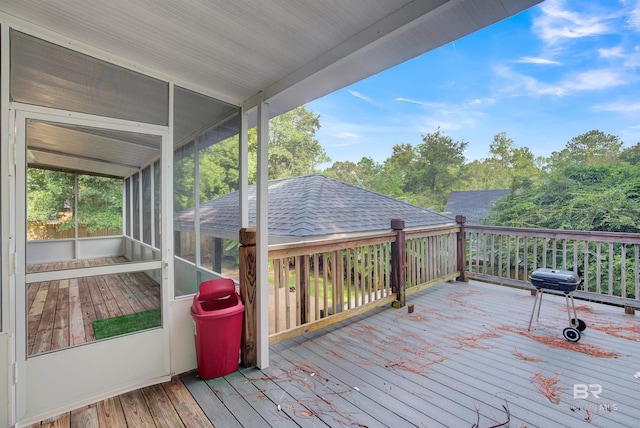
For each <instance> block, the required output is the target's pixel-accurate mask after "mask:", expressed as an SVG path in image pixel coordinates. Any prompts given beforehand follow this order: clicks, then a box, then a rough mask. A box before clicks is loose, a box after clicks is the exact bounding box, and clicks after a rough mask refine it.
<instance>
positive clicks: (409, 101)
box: [396, 98, 429, 106]
mask: <svg viewBox="0 0 640 428" xmlns="http://www.w3.org/2000/svg"><path fill="white" fill-rule="evenodd" d="M396 101H400V102H403V103H410V104H417V105H419V106H426V105H427V104H429V103H426V102H424V101H418V100H412V99H411V98H396Z"/></svg>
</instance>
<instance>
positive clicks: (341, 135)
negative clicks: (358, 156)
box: [335, 131, 360, 138]
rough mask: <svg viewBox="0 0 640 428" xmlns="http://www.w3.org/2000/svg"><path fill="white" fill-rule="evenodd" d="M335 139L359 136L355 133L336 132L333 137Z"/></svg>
mask: <svg viewBox="0 0 640 428" xmlns="http://www.w3.org/2000/svg"><path fill="white" fill-rule="evenodd" d="M335 137H336V138H360V135H358V134H357V133H355V132H348V131H342V132H338V133H337V134H336V135H335Z"/></svg>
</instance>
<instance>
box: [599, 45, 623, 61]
mask: <svg viewBox="0 0 640 428" xmlns="http://www.w3.org/2000/svg"><path fill="white" fill-rule="evenodd" d="M598 55H600V56H601V57H602V58H624V57H625V54H624V52H623V51H622V46H615V47H613V48H609V49H605V48H601V49H598Z"/></svg>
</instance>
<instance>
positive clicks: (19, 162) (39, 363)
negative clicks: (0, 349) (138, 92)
mask: <svg viewBox="0 0 640 428" xmlns="http://www.w3.org/2000/svg"><path fill="white" fill-rule="evenodd" d="M12 107H13V108H12V109H11V113H12V114H11V115H10V118H11V119H12V120H13V121H14V122H15V123H14V124H15V130H16V133H15V139H14V141H12V142H11V143H12V144H13V145H14V148H15V164H16V176H15V186H12V189H10V192H13V194H14V195H15V201H16V203H15V205H14V207H13V208H12V209H13V212H14V219H15V221H14V222H13V223H14V224H12V225H11V226H12V229H13V232H14V233H13V235H14V236H15V237H16V239H15V241H16V250H15V253H14V257H15V259H16V262H15V263H14V266H15V273H16V276H15V278H16V281H15V285H14V288H15V290H14V293H13V296H14V297H15V306H14V307H15V321H16V322H15V329H16V330H15V333H16V334H15V336H14V338H15V339H14V340H15V361H16V366H15V367H16V369H15V379H14V383H15V384H16V390H15V392H16V397H15V408H16V412H15V415H16V419H17V422H18V423H19V424H20V425H22V424H29V423H31V422H35V421H38V420H40V419H41V418H42V417H45V416H49V415H52V414H57V413H61V412H65V411H68V410H71V408H77V407H78V406H82V405H84V404H90V403H93V402H96V401H99V400H101V399H103V398H106V397H109V396H113V395H115V394H119V393H122V392H125V391H129V390H132V389H136V388H140V387H143V386H147V385H151V384H155V383H158V382H163V381H166V380H168V379H169V378H170V377H169V375H170V352H169V349H170V314H169V301H170V296H173V281H172V278H173V256H172V254H171V251H170V248H172V245H173V243H172V241H173V236H172V234H171V233H163V235H162V245H161V248H162V250H161V260H159V261H146V262H140V263H131V264H127V265H123V270H125V271H126V270H131V269H132V268H133V269H135V270H136V271H144V270H151V269H160V270H161V271H162V275H161V276H162V284H161V299H162V302H161V307H162V320H163V321H162V327H161V328H158V329H152V330H148V331H144V332H139V333H135V334H131V335H126V336H121V337H117V338H113V339H108V340H103V341H98V342H91V343H88V344H85V345H81V346H76V347H73V348H66V349H62V350H59V351H54V352H50V353H45V354H40V355H36V356H31V357H28V358H27V351H26V344H27V329H26V328H27V313H26V284H27V283H30V282H37V281H38V280H39V279H40V278H41V277H39V275H42V273H38V274H28V273H27V272H26V262H25V258H26V233H25V231H26V197H25V193H26V160H27V151H26V147H27V141H26V138H27V136H26V123H27V121H28V120H29V119H34V120H41V121H47V122H53V123H62V124H71V125H79V126H87V127H93V128H102V129H111V130H120V131H127V132H135V133H142V134H151V135H157V136H159V137H160V138H161V139H162V160H161V168H162V172H166V173H167V174H166V175H167V176H168V177H167V178H166V179H165V174H163V175H162V176H163V179H162V195H163V198H162V204H161V210H162V212H163V215H162V216H161V218H162V226H161V227H162V230H164V231H167V230H172V221H173V220H172V219H173V212H172V205H171V204H172V200H171V198H170V197H167V196H164V195H171V194H172V188H173V182H172V180H171V176H172V174H171V168H172V163H173V159H172V155H173V150H172V147H171V139H170V138H169V132H168V127H162V126H153V125H148V124H141V123H134V122H128V121H123V120H116V119H109V118H97V117H94V116H91V115H86V114H80V113H70V112H63V111H60V110H56V109H49V108H43V107H34V106H27V105H22V104H14V105H13V106H12ZM14 112H15V114H14ZM100 269H101V268H85V269H74V270H73V271H71V270H69V271H66V272H65V271H57V272H56V273H55V274H54V275H55V276H59V275H66V274H69V275H70V277H72V278H77V277H82V276H89V275H96V274H100V273H101V271H100ZM108 269H110V270H112V269H113V266H112V267H109V268H108Z"/></svg>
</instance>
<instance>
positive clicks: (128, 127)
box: [9, 102, 167, 136]
mask: <svg viewBox="0 0 640 428" xmlns="http://www.w3.org/2000/svg"><path fill="white" fill-rule="evenodd" d="M9 107H10V108H12V109H14V110H15V111H19V112H20V114H22V115H23V116H24V117H28V118H29V119H35V120H40V121H43V122H51V121H55V122H56V123H62V124H65V125H81V126H88V127H92V128H101V129H110V130H116V131H126V132H133V133H137V134H149V135H159V136H162V135H164V134H165V133H166V132H167V127H166V126H163V125H152V124H149V123H145V122H135V121H131V120H123V119H115V118H112V117H106V116H95V115H90V114H85V113H76V112H72V111H69V110H61V109H57V108H51V107H41V106H35V105H31V104H23V103H17V102H12V103H10V105H9Z"/></svg>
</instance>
